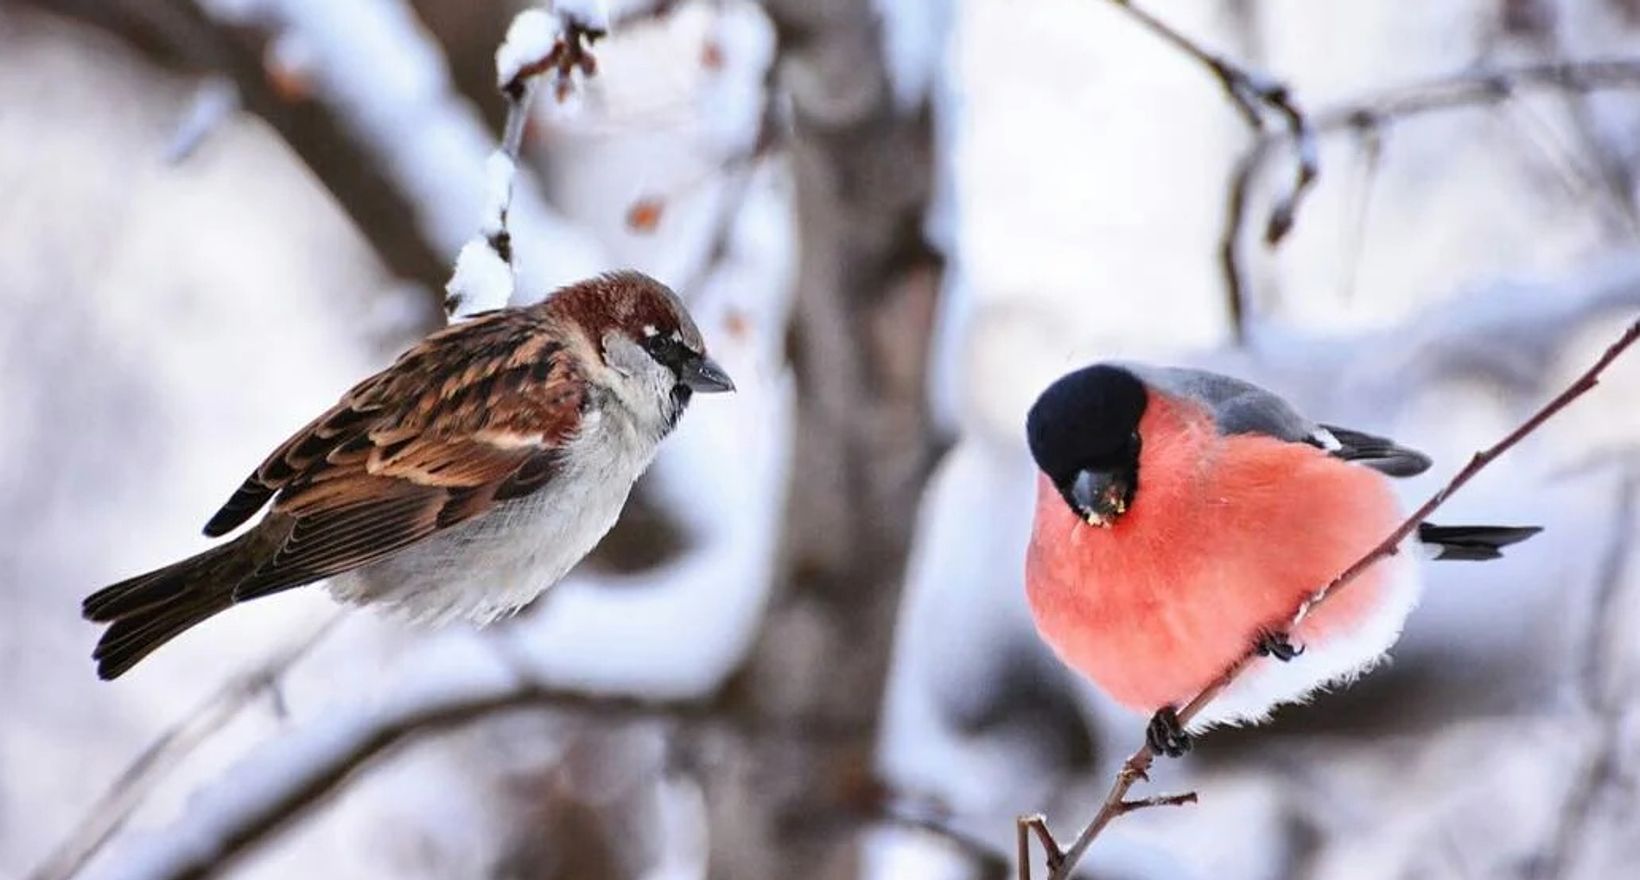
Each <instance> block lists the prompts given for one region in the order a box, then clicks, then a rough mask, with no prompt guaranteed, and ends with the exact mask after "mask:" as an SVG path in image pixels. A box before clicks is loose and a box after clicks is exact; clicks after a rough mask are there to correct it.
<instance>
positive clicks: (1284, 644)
mask: <svg viewBox="0 0 1640 880" xmlns="http://www.w3.org/2000/svg"><path fill="white" fill-rule="evenodd" d="M1253 649H1254V650H1256V651H1258V654H1259V656H1260V657H1274V658H1276V659H1277V660H1280V661H1281V662H1283V663H1286V662H1287V661H1289V660H1291V659H1293V658H1294V657H1297V656H1298V655H1300V654H1302V653H1304V646H1303V645H1294V644H1293V643H1292V640H1291V639H1289V638H1288V637H1287V634H1286V633H1284V632H1278V631H1276V630H1269V629H1267V630H1264V631H1263V632H1261V633H1259V636H1258V640H1257V641H1255V642H1254V643H1253Z"/></svg>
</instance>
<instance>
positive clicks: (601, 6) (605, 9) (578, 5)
mask: <svg viewBox="0 0 1640 880" xmlns="http://www.w3.org/2000/svg"><path fill="white" fill-rule="evenodd" d="M552 11H553V12H556V13H558V17H559V18H562V19H563V20H564V21H566V22H569V23H571V24H576V25H580V26H581V27H583V28H585V29H587V30H589V31H607V30H609V4H608V3H607V2H605V0H554V2H553V4H552Z"/></svg>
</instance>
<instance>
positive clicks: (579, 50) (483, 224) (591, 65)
mask: <svg viewBox="0 0 1640 880" xmlns="http://www.w3.org/2000/svg"><path fill="white" fill-rule="evenodd" d="M608 19H609V16H608V12H607V11H606V10H605V9H604V8H603V4H602V3H599V2H592V0H577V2H566V0H559V2H558V3H556V4H555V5H554V9H553V11H551V12H549V11H547V10H545V9H526V10H524V11H523V12H520V13H519V14H518V15H517V16H516V17H514V18H513V21H512V24H511V25H510V26H509V27H508V28H507V36H506V38H505V39H504V40H502V41H501V46H500V47H499V48H498V49H496V52H495V70H496V88H498V89H500V91H501V95H502V97H503V98H505V99H506V102H507V121H506V123H505V126H504V127H503V128H502V132H501V144H500V146H499V147H497V148H496V151H495V152H494V153H493V154H492V155H491V156H490V158H489V161H488V162H487V163H486V165H485V178H486V183H485V193H486V198H485V203H484V210H483V214H482V216H481V219H480V222H479V231H478V234H477V235H475V236H473V237H472V238H470V239H468V240H467V242H466V243H465V244H463V245H462V246H461V253H460V254H459V255H457V257H456V267H455V271H454V272H453V273H452V274H451V275H450V281H449V283H447V284H446V285H445V286H444V289H445V299H444V310H445V312H446V314H448V315H449V317H450V319H451V320H457V319H460V318H465V317H469V316H471V315H474V314H477V313H478V312H483V311H488V310H490V309H499V308H502V307H503V306H505V305H507V303H508V302H510V301H511V300H512V298H513V294H514V293H515V291H516V288H517V278H516V273H515V270H514V261H515V256H514V254H515V252H514V248H513V243H512V235H511V233H510V232H509V231H508V229H507V217H508V213H509V212H510V209H511V205H512V198H513V190H514V188H515V186H516V178H517V175H518V162H519V150H520V149H522V148H523V145H524V131H525V128H526V127H527V126H528V123H529V118H530V107H531V105H532V103H533V99H534V97H535V86H536V80H537V79H538V78H539V77H541V76H543V75H546V76H550V77H551V80H552V86H553V97H554V98H555V99H557V100H558V101H559V102H560V103H563V102H564V101H566V100H567V99H568V98H569V97H570V95H571V93H572V92H573V91H574V90H575V89H576V87H577V86H578V84H579V81H580V80H579V78H582V77H590V76H592V75H593V74H595V73H597V70H598V62H597V58H595V57H594V56H593V54H592V51H591V45H592V43H593V42H595V41H597V40H598V38H600V37H602V36H603V35H604V32H605V29H606V28H607V27H608Z"/></svg>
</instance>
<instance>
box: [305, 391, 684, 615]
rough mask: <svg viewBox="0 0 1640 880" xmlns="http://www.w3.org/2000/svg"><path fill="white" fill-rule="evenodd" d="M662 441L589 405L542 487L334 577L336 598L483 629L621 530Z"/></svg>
mask: <svg viewBox="0 0 1640 880" xmlns="http://www.w3.org/2000/svg"><path fill="white" fill-rule="evenodd" d="M658 441H659V438H658V437H655V436H654V435H653V434H652V432H649V431H645V430H641V429H640V428H639V427H638V426H637V425H636V424H634V422H633V420H632V419H631V418H630V416H629V415H628V414H626V413H625V412H624V411H623V408H621V407H619V406H615V407H608V408H604V409H600V408H597V407H594V408H591V409H589V411H588V413H587V415H586V416H585V418H584V420H583V422H582V426H581V432H580V434H579V435H578V436H577V437H576V439H575V440H573V441H571V442H570V443H569V444H568V446H567V447H566V448H565V452H564V457H563V470H562V471H561V472H560V473H559V474H557V475H556V476H555V477H554V478H553V479H552V481H551V483H549V484H548V485H547V486H546V487H544V488H542V489H541V490H539V491H537V492H536V493H534V494H532V495H528V496H525V497H523V498H520V499H517V500H515V501H510V502H507V503H505V504H502V505H500V506H498V507H496V508H495V509H494V510H492V511H490V512H488V513H486V514H484V515H483V516H480V517H478V518H477V519H474V520H471V521H469V522H466V523H463V524H461V525H459V526H455V527H453V528H451V529H448V530H446V531H443V532H440V533H438V534H436V535H434V536H433V537H431V538H428V539H427V540H425V541H422V542H420V543H418V544H415V545H412V546H411V547H409V548H406V549H405V550H403V551H401V552H399V553H397V554H395V555H394V556H391V557H389V558H388V559H385V560H383V561H381V562H378V563H375V564H374V565H370V566H367V567H365V568H363V569H359V570H358V571H355V572H349V573H348V574H345V575H342V576H340V577H337V578H335V579H333V580H332V581H331V582H330V591H331V594H332V595H334V596H335V597H336V598H337V599H339V600H341V601H344V602H351V603H356V604H370V605H374V606H376V607H379V608H386V609H389V610H390V611H393V612H395V613H400V614H403V615H404V616H406V617H409V618H411V619H414V620H417V621H425V622H442V621H446V620H450V619H452V618H466V619H469V620H474V621H477V622H480V623H487V622H490V621H493V620H495V619H496V618H498V617H501V616H504V615H506V614H508V613H511V612H513V611H516V610H517V609H518V608H520V607H522V606H523V605H525V604H527V603H529V602H530V601H531V600H533V599H534V598H535V597H536V596H538V595H540V594H541V593H542V591H544V590H546V589H547V588H548V587H550V586H552V585H553V584H554V583H556V582H557V581H558V580H559V579H560V578H562V577H563V576H564V574H565V573H566V572H568V571H569V570H570V568H572V567H573V566H574V565H575V564H576V563H577V562H580V561H581V559H582V557H584V556H586V554H587V553H589V552H591V550H592V548H593V547H594V546H595V545H597V543H598V541H599V540H600V539H602V538H603V536H604V535H605V534H606V533H607V532H608V531H609V529H610V527H611V526H613V525H614V524H615V519H616V517H617V516H619V515H620V512H621V508H622V507H623V506H624V505H625V504H626V498H627V495H628V493H630V492H631V490H632V484H633V482H634V481H636V480H637V478H638V476H639V475H641V474H642V473H643V471H644V469H645V468H647V467H648V466H649V463H650V461H651V460H652V459H653V458H654V456H655V449H656V446H657V443H658Z"/></svg>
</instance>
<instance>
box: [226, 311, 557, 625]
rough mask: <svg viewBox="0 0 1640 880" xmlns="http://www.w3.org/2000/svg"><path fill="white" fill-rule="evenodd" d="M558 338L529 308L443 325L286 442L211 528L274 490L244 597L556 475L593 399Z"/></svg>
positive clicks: (389, 547)
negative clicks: (271, 534)
mask: <svg viewBox="0 0 1640 880" xmlns="http://www.w3.org/2000/svg"><path fill="white" fill-rule="evenodd" d="M585 387H586V386H585V381H584V379H583V377H582V376H581V375H580V374H579V372H578V371H577V369H576V367H575V362H574V360H573V358H572V357H571V356H570V354H569V352H568V351H566V350H565V348H564V345H563V343H562V342H561V341H560V340H559V339H558V337H557V336H556V335H555V334H553V333H552V332H551V328H550V327H548V326H547V325H544V324H542V323H541V321H540V318H539V317H538V316H537V315H535V314H533V313H531V312H526V311H518V310H510V311H503V312H497V313H492V314H490V315H485V316H481V317H478V318H475V319H474V320H473V321H471V322H469V323H466V324H460V325H457V326H454V327H451V328H448V329H446V330H444V331H441V332H439V333H437V334H435V335H433V336H431V337H429V338H428V339H427V340H426V341H424V342H423V343H422V344H421V345H419V346H417V347H416V348H414V349H412V350H411V351H409V352H408V353H406V354H405V355H404V356H403V357H401V358H400V359H399V360H398V362H396V363H395V364H394V365H393V366H391V367H389V368H388V369H386V370H384V371H383V372H381V373H378V374H377V375H375V376H372V377H370V378H369V379H366V380H365V381H364V382H361V383H360V384H359V385H357V386H356V387H354V389H353V390H352V391H350V392H348V394H347V395H346V396H345V397H343V399H342V401H341V402H340V403H338V404H337V405H336V406H335V407H333V408H331V409H330V410H329V411H328V412H326V413H325V414H323V415H321V416H320V417H319V418H318V419H316V420H314V421H313V422H312V423H311V424H309V425H308V426H307V427H306V428H304V429H302V430H301V431H300V432H298V433H297V434H296V435H295V436H293V437H291V438H290V439H289V440H287V441H286V442H285V443H284V444H283V445H281V446H280V447H279V448H278V449H277V450H275V451H274V453H273V454H272V455H270V456H269V457H268V459H267V460H266V461H265V462H263V463H262V465H261V467H259V468H257V470H256V472H255V473H254V474H252V475H251V476H250V478H249V479H247V480H246V481H245V483H244V485H242V486H241V487H240V488H239V490H238V491H237V492H235V493H234V496H233V497H232V498H231V499H229V501H228V503H227V504H226V505H224V506H223V508H222V510H221V511H219V512H218V513H217V515H216V516H215V517H213V518H212V520H211V522H210V524H209V525H208V526H207V527H206V532H207V534H223V533H225V532H227V531H230V530H232V529H233V528H235V527H237V526H238V525H239V524H240V523H243V522H244V521H245V520H246V519H248V518H249V517H250V516H251V515H252V514H254V513H255V512H256V511H257V510H259V509H261V508H262V506H263V505H265V504H266V503H267V502H268V501H269V500H273V501H274V504H273V510H272V512H271V513H270V514H269V516H268V518H267V520H266V521H265V522H264V523H263V524H262V525H260V526H258V528H259V529H267V530H274V531H276V532H278V533H281V534H282V539H281V540H279V541H278V544H277V549H276V550H274V551H273V552H272V554H271V556H270V557H269V558H267V559H266V560H264V561H262V562H261V563H260V564H259V565H258V566H257V568H256V570H255V571H254V572H253V573H252V574H251V575H250V576H249V577H248V578H246V579H245V580H244V581H242V582H241V583H240V584H239V585H238V587H237V588H236V589H235V590H234V599H235V600H236V601H244V600H246V599H251V598H255V597H257V596H263V595H267V594H268V593H273V592H278V591H279V590H283V589H287V588H289V587H294V586H299V585H301V584H306V583H311V582H313V581H315V580H319V579H321V578H325V577H330V576H332V575H336V574H340V573H342V572H344V571H349V570H351V569H354V568H358V567H359V566H362V565H367V564H369V563H371V562H375V561H377V560H380V559H382V558H384V557H386V556H388V555H390V554H392V553H394V552H396V551H398V550H401V549H403V548H405V547H407V546H409V545H410V544H413V543H415V542H417V541H420V540H422V539H423V538H426V537H427V536H429V535H431V534H433V533H435V532H437V531H439V530H440V529H444V528H448V527H450V526H453V525H455V524H457V523H460V522H464V521H466V520H468V519H471V518H473V517H475V516H477V515H479V514H481V513H483V512H485V511H487V510H489V509H490V508H491V507H492V506H493V505H495V504H497V503H499V502H502V501H506V500H509V499H512V498H518V497H521V496H523V495H527V494H529V493H531V492H534V491H536V490H537V489H540V488H541V487H542V486H544V485H546V484H547V483H549V482H550V481H551V479H552V476H553V474H554V473H556V471H557V468H558V463H559V459H560V455H561V452H562V449H563V446H564V444H565V443H566V442H567V441H568V440H569V439H570V438H572V437H573V436H574V435H575V432H576V431H577V430H578V428H579V426H580V422H581V413H582V409H583V407H584V406H585V403H586V395H585Z"/></svg>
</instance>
